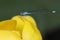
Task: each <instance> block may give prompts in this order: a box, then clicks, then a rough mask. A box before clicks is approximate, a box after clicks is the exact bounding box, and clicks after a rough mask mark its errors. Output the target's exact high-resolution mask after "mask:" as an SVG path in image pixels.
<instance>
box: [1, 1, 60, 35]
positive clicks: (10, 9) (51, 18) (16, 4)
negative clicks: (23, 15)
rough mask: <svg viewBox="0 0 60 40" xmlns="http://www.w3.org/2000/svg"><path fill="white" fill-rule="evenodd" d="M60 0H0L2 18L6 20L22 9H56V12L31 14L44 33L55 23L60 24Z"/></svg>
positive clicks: (53, 26) (52, 27)
mask: <svg viewBox="0 0 60 40" xmlns="http://www.w3.org/2000/svg"><path fill="white" fill-rule="evenodd" d="M59 4H60V2H59V0H0V20H1V21H2V20H6V19H9V18H11V17H12V16H14V15H18V14H19V13H20V12H21V11H31V10H37V9H42V8H45V9H48V10H53V9H55V10H56V11H57V12H56V13H55V14H52V13H50V14H38V13H37V14H35V15H31V16H33V17H34V18H35V20H36V22H37V25H38V28H39V29H40V31H41V33H42V35H44V33H45V31H46V30H52V29H54V28H56V27H55V25H58V24H60V8H59V7H60V5H59Z"/></svg>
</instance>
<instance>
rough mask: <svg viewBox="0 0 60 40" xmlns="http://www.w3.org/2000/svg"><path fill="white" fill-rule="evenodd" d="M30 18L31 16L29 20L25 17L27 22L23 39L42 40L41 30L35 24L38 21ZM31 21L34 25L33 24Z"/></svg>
mask: <svg viewBox="0 0 60 40" xmlns="http://www.w3.org/2000/svg"><path fill="white" fill-rule="evenodd" d="M27 17H28V16H27ZM29 19H30V18H28V19H27V20H26V18H25V19H24V22H25V24H24V28H23V32H22V38H23V40H42V35H41V33H40V32H39V30H38V28H37V26H36V25H35V24H36V23H34V22H33V20H32V19H31V20H32V21H31V20H29ZM29 21H30V22H29ZM31 22H32V24H33V25H32V24H31ZM34 25H35V26H34Z"/></svg>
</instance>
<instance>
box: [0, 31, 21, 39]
mask: <svg viewBox="0 0 60 40" xmlns="http://www.w3.org/2000/svg"><path fill="white" fill-rule="evenodd" d="M0 40H21V39H20V33H19V32H15V31H7V30H0Z"/></svg>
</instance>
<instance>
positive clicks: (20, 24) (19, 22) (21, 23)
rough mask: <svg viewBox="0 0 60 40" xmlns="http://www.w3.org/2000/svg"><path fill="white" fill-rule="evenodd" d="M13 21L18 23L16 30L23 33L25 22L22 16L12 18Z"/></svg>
mask: <svg viewBox="0 0 60 40" xmlns="http://www.w3.org/2000/svg"><path fill="white" fill-rule="evenodd" d="M12 20H16V21H17V24H16V29H17V30H19V31H21V32H22V29H23V26H24V21H23V19H22V16H20V15H18V16H14V17H12Z"/></svg>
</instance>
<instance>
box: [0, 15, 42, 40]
mask: <svg viewBox="0 0 60 40" xmlns="http://www.w3.org/2000/svg"><path fill="white" fill-rule="evenodd" d="M0 40H42V35H41V33H40V31H39V29H38V28H37V25H36V22H35V21H34V19H33V18H32V17H31V16H20V15H17V16H14V17H12V18H11V19H9V20H5V21H1V22H0Z"/></svg>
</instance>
